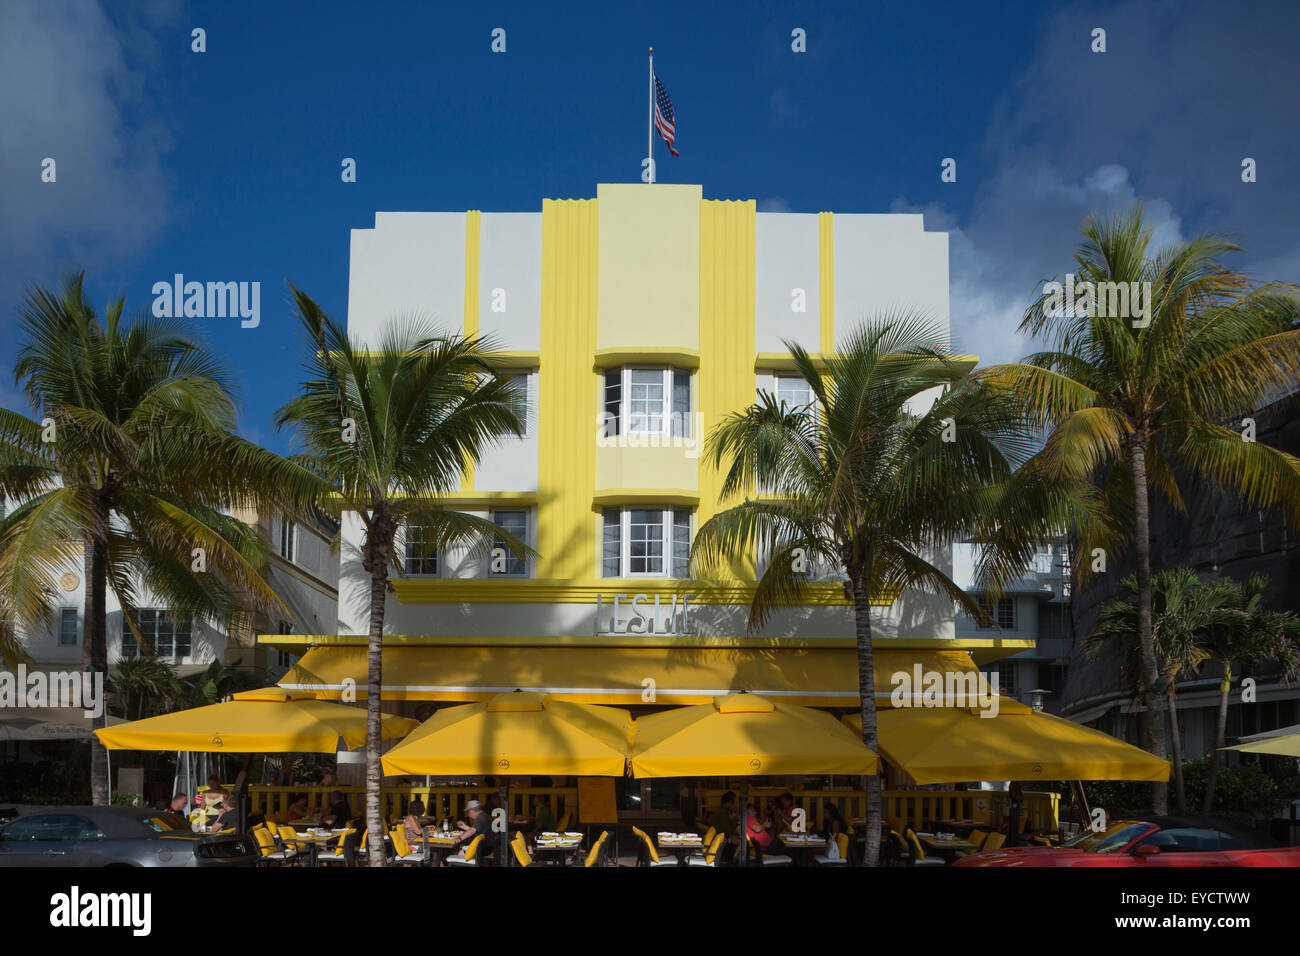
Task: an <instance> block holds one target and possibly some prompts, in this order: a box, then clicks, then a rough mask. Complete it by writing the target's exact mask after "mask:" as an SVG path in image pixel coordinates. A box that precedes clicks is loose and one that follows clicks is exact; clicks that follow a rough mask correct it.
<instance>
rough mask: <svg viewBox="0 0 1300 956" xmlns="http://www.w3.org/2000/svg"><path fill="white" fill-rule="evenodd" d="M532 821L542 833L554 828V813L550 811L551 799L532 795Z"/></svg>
mask: <svg viewBox="0 0 1300 956" xmlns="http://www.w3.org/2000/svg"><path fill="white" fill-rule="evenodd" d="M533 822H534V824H535V826H536V828H537V829H538V830H540V831H541V832H542V833H551V832H553V831H554V830H555V814H554V813H552V812H551V801H550V800H549V799H548V798H546V797H540V796H534V797H533Z"/></svg>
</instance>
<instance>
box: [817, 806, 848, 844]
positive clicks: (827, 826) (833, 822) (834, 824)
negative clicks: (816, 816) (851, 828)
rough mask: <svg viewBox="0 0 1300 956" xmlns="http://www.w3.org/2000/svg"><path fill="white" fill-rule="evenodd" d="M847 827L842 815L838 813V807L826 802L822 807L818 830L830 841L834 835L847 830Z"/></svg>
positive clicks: (833, 840)
mask: <svg viewBox="0 0 1300 956" xmlns="http://www.w3.org/2000/svg"><path fill="white" fill-rule="evenodd" d="M847 830H848V828H847V827H846V826H845V825H844V817H843V816H841V815H840V808H839V807H837V806H836V805H835V804H833V803H826V804H824V805H823V808H822V825H821V830H820V832H821V833H822V835H823V836H825V837H826V839H828V840H830V841H831V842H832V843H834V842H835V837H836V836H837V835H839V834H841V833H845V832H847Z"/></svg>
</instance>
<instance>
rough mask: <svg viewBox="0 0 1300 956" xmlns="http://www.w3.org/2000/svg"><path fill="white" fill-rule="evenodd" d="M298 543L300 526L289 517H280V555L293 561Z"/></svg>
mask: <svg viewBox="0 0 1300 956" xmlns="http://www.w3.org/2000/svg"><path fill="white" fill-rule="evenodd" d="M297 544H298V526H297V525H296V524H294V523H293V522H292V521H290V520H289V518H287V517H284V518H281V519H280V557H282V558H284V559H285V560H286V561H288V562H290V563H292V562H293V556H294V552H295V551H296V545H297Z"/></svg>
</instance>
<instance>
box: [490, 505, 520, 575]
mask: <svg viewBox="0 0 1300 956" xmlns="http://www.w3.org/2000/svg"><path fill="white" fill-rule="evenodd" d="M492 523H493V524H494V525H496V526H497V527H498V528H500V529H501V530H502V531H505V532H508V533H509V534H512V535H514V536H515V537H516V538H518V539H519V540H520V541H522V542H524V544H528V512H527V511H493V512H492ZM498 548H500V549H501V550H502V551H504V552H505V565H504V567H502V569H501V570H497V559H496V556H495V555H493V556H491V557H490V558H489V562H488V570H489V574H491V575H492V576H493V577H498V578H523V577H527V576H528V559H527V558H521V557H519V556H517V555H516V554H515V553H514V552H513V551H511V550H510V548H509V547H507V546H506V543H505V541H504V540H502V539H501V538H493V539H492V550H493V551H494V552H495V551H496V550H497V549H498Z"/></svg>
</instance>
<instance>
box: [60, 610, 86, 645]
mask: <svg viewBox="0 0 1300 956" xmlns="http://www.w3.org/2000/svg"><path fill="white" fill-rule="evenodd" d="M80 636H81V635H80V632H79V630H78V628H77V609H76V608H75V607H65V608H60V609H59V643H60V644H65V645H66V644H78V643H80V640H79V638H80Z"/></svg>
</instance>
